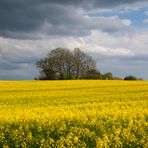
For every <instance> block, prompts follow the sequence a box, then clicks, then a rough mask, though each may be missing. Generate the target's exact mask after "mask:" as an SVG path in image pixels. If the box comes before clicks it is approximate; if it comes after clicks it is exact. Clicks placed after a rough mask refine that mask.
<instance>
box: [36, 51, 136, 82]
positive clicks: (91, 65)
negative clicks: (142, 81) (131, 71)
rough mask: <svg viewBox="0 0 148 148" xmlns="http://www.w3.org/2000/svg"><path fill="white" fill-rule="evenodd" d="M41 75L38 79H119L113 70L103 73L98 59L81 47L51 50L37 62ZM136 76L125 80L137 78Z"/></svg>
mask: <svg viewBox="0 0 148 148" xmlns="http://www.w3.org/2000/svg"><path fill="white" fill-rule="evenodd" d="M36 66H37V68H39V70H40V76H39V77H38V78H35V79H36V80H70V79H100V80H114V79H116V80H119V79H122V78H119V77H115V76H113V75H112V73H111V72H107V73H105V74H102V73H101V72H100V71H99V70H98V69H97V68H96V61H95V60H94V59H93V58H92V57H91V56H89V55H87V54H86V53H84V52H82V51H81V50H80V49H79V48H75V49H74V50H73V51H70V50H68V49H65V48H56V49H53V50H51V51H50V52H49V53H48V55H47V56H46V57H44V58H41V59H40V60H38V61H37V62H36ZM136 79H137V78H136V77H134V76H128V77H125V80H136Z"/></svg>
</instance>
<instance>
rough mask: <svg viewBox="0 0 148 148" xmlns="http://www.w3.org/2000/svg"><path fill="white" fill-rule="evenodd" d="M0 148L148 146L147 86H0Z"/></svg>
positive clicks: (48, 83) (77, 83) (74, 82)
mask: <svg viewBox="0 0 148 148" xmlns="http://www.w3.org/2000/svg"><path fill="white" fill-rule="evenodd" d="M0 147H7V148H8V147H29V148H31V147H59V148H61V147H80V148H81V147H148V82H147V81H111V80H108V81H103V80H102V81H101V80H71V81H0Z"/></svg>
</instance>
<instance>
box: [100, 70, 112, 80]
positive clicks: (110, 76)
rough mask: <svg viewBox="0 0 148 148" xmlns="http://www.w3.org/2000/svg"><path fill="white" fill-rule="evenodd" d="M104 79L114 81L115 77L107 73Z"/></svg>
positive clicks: (103, 76)
mask: <svg viewBox="0 0 148 148" xmlns="http://www.w3.org/2000/svg"><path fill="white" fill-rule="evenodd" d="M102 79H103V80H112V79H113V75H112V73H111V72H107V73H105V74H103V75H102Z"/></svg>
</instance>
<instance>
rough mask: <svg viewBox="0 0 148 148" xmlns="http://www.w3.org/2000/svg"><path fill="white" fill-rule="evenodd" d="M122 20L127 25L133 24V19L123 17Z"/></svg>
mask: <svg viewBox="0 0 148 148" xmlns="http://www.w3.org/2000/svg"><path fill="white" fill-rule="evenodd" d="M121 21H122V23H123V24H124V25H125V26H130V25H131V24H132V21H131V20H129V19H122V20H121Z"/></svg>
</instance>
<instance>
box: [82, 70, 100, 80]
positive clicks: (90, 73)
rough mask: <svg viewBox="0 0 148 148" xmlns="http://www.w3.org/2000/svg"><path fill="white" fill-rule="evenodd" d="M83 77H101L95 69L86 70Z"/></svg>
mask: <svg viewBox="0 0 148 148" xmlns="http://www.w3.org/2000/svg"><path fill="white" fill-rule="evenodd" d="M84 78H85V79H101V73H100V72H99V71H97V70H96V69H91V70H88V71H87V73H86V76H85V77H84Z"/></svg>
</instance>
